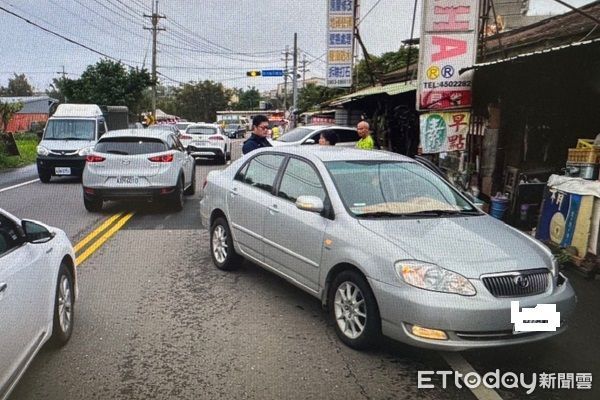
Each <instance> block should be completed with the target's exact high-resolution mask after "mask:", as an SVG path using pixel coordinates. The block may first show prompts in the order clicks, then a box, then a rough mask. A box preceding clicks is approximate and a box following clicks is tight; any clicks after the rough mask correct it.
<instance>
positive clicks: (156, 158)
mask: <svg viewBox="0 0 600 400" xmlns="http://www.w3.org/2000/svg"><path fill="white" fill-rule="evenodd" d="M148 160H150V161H152V162H172V161H173V154H164V155H162V156H154V157H149V158H148Z"/></svg>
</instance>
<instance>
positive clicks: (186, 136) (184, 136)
mask: <svg viewBox="0 0 600 400" xmlns="http://www.w3.org/2000/svg"><path fill="white" fill-rule="evenodd" d="M191 138H192V137H191V136H190V135H181V136H179V139H191Z"/></svg>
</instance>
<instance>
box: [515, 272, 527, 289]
mask: <svg viewBox="0 0 600 400" xmlns="http://www.w3.org/2000/svg"><path fill="white" fill-rule="evenodd" d="M514 282H515V284H516V285H517V286H518V287H520V288H522V289H525V288H528V287H529V278H528V277H526V276H523V275H519V276H517V277H516V278H515V280H514Z"/></svg>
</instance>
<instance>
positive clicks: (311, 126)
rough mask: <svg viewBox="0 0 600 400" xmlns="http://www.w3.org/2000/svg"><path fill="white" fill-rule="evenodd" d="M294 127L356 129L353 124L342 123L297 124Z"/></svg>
mask: <svg viewBox="0 0 600 400" xmlns="http://www.w3.org/2000/svg"><path fill="white" fill-rule="evenodd" d="M296 128H310V129H323V128H330V129H331V128H335V129H351V130H354V131H355V130H356V128H355V127H353V126H343V125H333V124H315V125H312V124H309V125H300V126H297V127H296Z"/></svg>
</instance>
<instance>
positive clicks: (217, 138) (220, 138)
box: [208, 136, 225, 140]
mask: <svg viewBox="0 0 600 400" xmlns="http://www.w3.org/2000/svg"><path fill="white" fill-rule="evenodd" d="M208 140H225V139H223V136H211V137H209V138H208Z"/></svg>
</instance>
